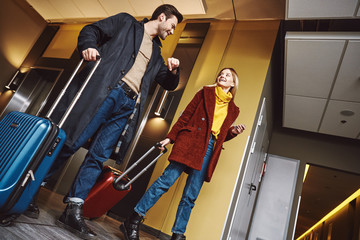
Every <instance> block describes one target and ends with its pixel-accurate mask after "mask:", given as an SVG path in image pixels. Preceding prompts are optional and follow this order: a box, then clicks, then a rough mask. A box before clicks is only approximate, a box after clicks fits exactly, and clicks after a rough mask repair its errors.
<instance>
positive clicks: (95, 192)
mask: <svg viewBox="0 0 360 240" xmlns="http://www.w3.org/2000/svg"><path fill="white" fill-rule="evenodd" d="M159 146H161V145H160V143H156V144H155V145H154V146H152V147H151V148H150V149H149V150H148V151H147V152H146V153H145V154H144V155H143V156H142V157H141V158H140V159H139V160H137V161H136V162H135V163H134V164H133V165H131V166H130V167H129V168H128V169H127V170H126V171H125V172H124V173H122V172H121V171H119V170H117V169H115V168H112V167H109V166H105V167H104V169H103V171H102V173H101V175H100V177H99V178H98V180H97V182H96V183H95V185H94V186H93V188H92V189H91V191H90V193H89V195H88V196H87V198H86V199H85V202H84V206H83V216H84V217H87V218H89V219H94V218H98V217H101V216H102V215H104V214H105V213H106V212H107V211H109V210H110V209H111V208H112V207H113V206H114V205H115V204H116V203H118V202H119V201H120V200H121V199H122V198H123V197H125V196H126V194H127V193H128V192H130V190H131V183H133V182H134V181H135V180H136V179H137V178H138V177H140V176H141V175H142V174H143V173H144V172H145V171H147V170H148V169H149V167H150V166H152V165H153V164H154V163H155V162H156V161H157V160H158V159H159V158H160V157H161V156H162V155H163V154H164V153H166V151H167V149H166V148H165V150H164V151H162V152H161V153H160V154H159V155H158V156H157V157H156V158H155V159H154V160H152V161H151V162H150V163H149V164H148V165H147V166H146V167H145V168H144V169H143V170H141V171H140V172H139V173H138V174H137V175H136V176H135V177H133V178H132V179H131V180H130V179H129V178H128V177H127V176H126V174H127V173H129V172H130V171H131V170H132V169H133V168H134V167H136V166H137V165H138V164H139V163H140V162H141V161H142V160H143V159H145V157H146V156H147V155H148V154H149V153H150V152H152V151H153V150H154V149H156V148H158V147H159Z"/></svg>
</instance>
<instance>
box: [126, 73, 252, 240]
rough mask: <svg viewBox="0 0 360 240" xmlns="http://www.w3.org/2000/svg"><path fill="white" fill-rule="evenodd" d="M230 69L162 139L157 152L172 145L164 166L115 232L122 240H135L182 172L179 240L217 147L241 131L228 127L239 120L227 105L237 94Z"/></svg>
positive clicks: (175, 237)
mask: <svg viewBox="0 0 360 240" xmlns="http://www.w3.org/2000/svg"><path fill="white" fill-rule="evenodd" d="M238 82H239V80H238V76H237V74H236V72H235V70H234V69H232V68H224V69H222V70H221V71H220V72H219V74H218V76H217V78H216V83H215V84H214V85H210V86H204V87H203V88H202V89H201V90H200V91H198V92H197V93H196V95H195V97H194V98H193V99H192V100H191V102H190V103H189V104H188V105H187V107H186V109H185V110H184V112H183V113H182V114H181V116H180V118H179V119H178V121H177V122H176V123H175V125H174V126H173V127H172V129H171V131H170V132H169V134H168V135H167V137H166V138H165V139H164V140H162V141H161V142H160V143H161V145H162V147H161V148H162V150H163V147H164V146H166V145H167V144H169V143H173V144H174V146H173V148H172V151H171V154H170V156H169V161H170V164H169V165H168V167H167V168H166V169H165V170H164V172H163V174H162V175H161V176H160V177H159V178H158V179H157V180H156V181H155V182H154V183H153V184H152V185H151V186H150V188H149V189H148V190H147V191H146V193H145V194H144V196H143V197H142V198H141V199H140V201H139V202H138V204H137V205H136V206H135V208H134V213H133V214H132V215H131V216H130V217H129V218H128V219H127V220H126V221H125V222H124V224H122V225H121V226H120V229H121V231H122V232H123V233H124V235H125V238H126V239H127V240H138V239H139V232H138V231H139V223H140V222H141V221H142V220H143V218H144V216H145V214H146V212H147V211H148V210H149V209H150V208H151V207H152V206H153V205H154V204H155V203H156V202H157V201H158V200H159V198H160V197H161V196H162V195H163V194H164V193H165V192H167V190H168V189H169V188H170V187H171V186H172V185H173V184H174V182H175V181H176V180H177V179H178V178H179V176H180V175H181V173H182V172H186V173H187V174H188V177H187V181H186V185H185V187H184V191H183V195H182V198H181V200H180V203H179V206H178V210H177V214H176V219H175V223H174V225H173V228H172V232H173V235H172V238H171V240H185V239H186V237H185V235H184V233H185V230H186V226H187V223H188V221H189V218H190V213H191V210H192V208H193V207H194V205H195V200H196V199H197V197H198V195H199V192H200V189H201V187H202V185H203V183H204V181H206V182H210V180H211V177H212V175H213V173H214V170H215V167H216V165H217V162H218V159H219V156H220V152H221V150H222V149H223V148H222V145H223V143H224V142H225V141H228V140H230V139H232V138H234V137H235V136H237V135H238V134H240V133H242V132H243V131H244V130H245V126H244V125H243V124H239V125H235V126H234V125H232V124H233V123H234V121H235V120H236V118H237V116H238V115H239V108H238V107H237V106H236V105H235V103H234V101H233V99H234V95H235V93H236V90H237V88H238Z"/></svg>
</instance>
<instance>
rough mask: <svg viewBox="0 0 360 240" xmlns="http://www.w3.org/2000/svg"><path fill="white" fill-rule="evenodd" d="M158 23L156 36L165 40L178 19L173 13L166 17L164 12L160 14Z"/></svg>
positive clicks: (171, 32)
mask: <svg viewBox="0 0 360 240" xmlns="http://www.w3.org/2000/svg"><path fill="white" fill-rule="evenodd" d="M159 18H160V23H159V28H158V36H159V37H160V38H161V39H162V40H165V38H166V37H167V36H168V35H172V34H173V33H174V30H175V28H176V25H177V24H178V20H177V18H176V17H175V16H174V15H171V16H170V17H169V18H167V19H166V16H165V14H163V13H162V14H160V16H159Z"/></svg>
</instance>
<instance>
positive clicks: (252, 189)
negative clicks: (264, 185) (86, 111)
mask: <svg viewBox="0 0 360 240" xmlns="http://www.w3.org/2000/svg"><path fill="white" fill-rule="evenodd" d="M251 191H256V186H255V185H254V184H253V183H250V187H249V195H251Z"/></svg>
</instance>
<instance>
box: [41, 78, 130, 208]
mask: <svg viewBox="0 0 360 240" xmlns="http://www.w3.org/2000/svg"><path fill="white" fill-rule="evenodd" d="M134 106H135V100H133V99H130V98H128V97H127V96H126V95H125V93H124V90H123V89H122V88H121V85H120V84H118V85H117V86H116V87H115V88H114V89H113V90H112V91H111V92H110V94H109V96H108V97H107V98H106V99H105V101H104V103H103V104H102V105H101V107H100V108H99V110H98V111H97V112H96V114H95V116H94V117H93V118H92V120H91V121H90V123H89V124H88V126H86V128H85V130H84V131H83V132H82V133H81V135H80V136H79V138H78V139H77V140H76V141H75V143H74V144H73V145H72V146H71V147H67V146H65V147H64V148H63V149H62V151H61V153H60V154H59V156H58V157H57V159H56V161H55V163H54V165H53V166H52V168H51V170H50V171H49V173H48V175H47V176H46V178H49V177H50V176H51V175H52V174H53V173H55V171H57V170H58V169H59V168H60V167H61V166H62V165H63V164H64V163H65V162H66V160H67V159H68V158H69V157H70V156H71V155H72V154H74V153H75V152H76V151H77V150H78V149H79V148H80V147H81V146H83V145H84V144H85V143H86V142H87V141H88V139H89V138H90V137H92V136H93V135H94V134H95V133H96V135H94V136H93V137H94V138H93V140H92V143H91V145H90V148H89V151H88V153H87V155H86V156H85V159H84V161H83V163H82V165H81V166H80V169H79V171H78V173H77V175H76V177H75V179H74V181H73V184H72V186H71V188H70V191H69V193H68V198H70V200H71V201H73V199H76V201H80V202H82V201H83V200H84V199H85V198H86V197H87V195H88V194H89V192H90V190H91V188H92V187H93V186H94V184H95V182H96V180H97V178H98V176H99V175H100V173H101V171H102V168H103V162H105V161H106V160H108V159H109V157H110V155H111V153H112V151H113V149H114V146H115V145H116V142H117V140H118V138H119V136H120V135H121V133H122V131H123V129H124V127H125V125H126V122H127V120H128V118H129V116H130V115H131V113H132V112H133V109H134ZM81 200H82V201H81Z"/></svg>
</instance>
